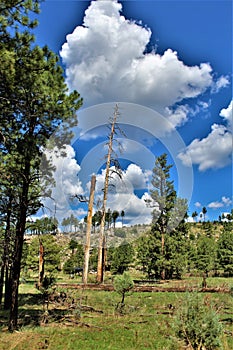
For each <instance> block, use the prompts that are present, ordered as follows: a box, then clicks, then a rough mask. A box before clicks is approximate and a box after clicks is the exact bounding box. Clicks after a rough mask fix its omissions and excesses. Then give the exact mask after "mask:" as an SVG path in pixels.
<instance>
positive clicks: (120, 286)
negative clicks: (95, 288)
mask: <svg viewBox="0 0 233 350" xmlns="http://www.w3.org/2000/svg"><path fill="white" fill-rule="evenodd" d="M113 285H114V289H115V291H116V292H117V293H118V294H120V295H121V297H122V299H121V302H120V303H118V304H117V306H116V310H117V311H119V312H120V313H122V312H123V308H124V306H125V303H124V301H125V296H126V295H128V294H129V293H130V292H131V290H132V289H133V287H134V283H133V280H132V278H131V276H130V274H129V273H127V272H124V273H123V275H117V276H116V277H115V278H114V282H113Z"/></svg>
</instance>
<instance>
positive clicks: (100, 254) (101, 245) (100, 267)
mask: <svg viewBox="0 0 233 350" xmlns="http://www.w3.org/2000/svg"><path fill="white" fill-rule="evenodd" d="M118 116H119V112H118V106H117V105H116V107H115V111H114V116H113V119H112V123H111V132H110V135H109V142H108V154H107V162H106V173H105V182H104V196H103V204H102V216H101V222H100V234H99V248H98V265H97V282H98V283H102V282H103V277H104V266H103V265H104V258H103V256H104V252H103V250H104V227H105V216H106V204H107V196H108V183H109V170H110V165H111V155H112V147H113V138H114V134H115V125H116V122H117V118H118Z"/></svg>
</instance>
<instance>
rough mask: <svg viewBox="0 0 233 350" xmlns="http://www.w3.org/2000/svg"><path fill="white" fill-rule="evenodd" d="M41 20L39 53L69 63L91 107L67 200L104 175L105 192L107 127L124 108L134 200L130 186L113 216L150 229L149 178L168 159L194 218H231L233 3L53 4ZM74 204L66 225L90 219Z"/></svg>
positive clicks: (69, 76)
mask: <svg viewBox="0 0 233 350" xmlns="http://www.w3.org/2000/svg"><path fill="white" fill-rule="evenodd" d="M86 10H87V12H86V13H85V11H86ZM38 19H39V26H38V28H37V29H36V33H35V34H36V41H37V43H38V44H40V45H44V44H46V45H48V46H49V47H50V48H51V49H52V50H53V51H55V52H57V54H59V55H60V56H61V62H62V65H63V68H64V70H65V74H66V81H67V84H68V86H69V88H70V90H72V89H77V90H78V91H79V92H80V93H81V95H82V97H83V99H84V106H83V108H82V110H81V111H80V112H79V113H78V120H79V126H78V129H77V130H75V137H74V139H73V143H72V145H70V146H69V147H67V154H68V156H67V160H66V161H64V160H63V163H62V169H63V171H62V175H61V176H62V179H61V180H60V181H61V184H63V185H64V184H65V188H66V190H64V191H63V192H66V193H65V197H66V198H67V195H68V193H70V192H76V193H77V192H79V193H83V194H88V186H87V187H86V185H87V183H88V181H89V180H90V175H91V173H93V172H98V173H99V174H98V185H97V193H98V190H99V191H100V192H101V186H102V183H103V177H104V172H103V169H102V168H103V163H104V154H105V153H106V149H105V146H104V144H105V142H106V138H105V137H104V135H106V130H107V129H106V123H107V121H108V118H109V116H110V115H111V114H112V112H113V108H114V106H115V102H118V103H119V109H120V113H121V116H120V119H119V122H120V126H121V128H122V129H123V130H124V131H125V132H126V134H127V139H124V138H122V137H120V136H119V140H120V141H121V143H122V144H123V146H124V152H123V153H122V155H121V156H120V158H121V162H122V165H123V166H124V167H125V169H124V181H125V184H128V185H129V186H128V187H129V188H130V190H129V191H128V190H127V193H126V191H125V190H124V188H125V187H126V186H125V185H122V184H119V183H118V182H117V183H116V185H117V193H113V194H110V197H109V206H110V207H111V208H112V209H117V210H121V209H124V210H125V212H126V220H128V222H129V223H131V224H133V223H140V221H141V222H142V221H143V220H144V219H143V218H147V220H145V222H148V220H149V218H150V212H149V211H150V210H149V208H145V205H144V203H145V201H144V200H145V199H146V198H147V194H146V192H147V190H148V189H149V188H150V176H151V173H150V171H151V170H152V168H153V161H154V157H155V156H158V155H160V154H161V153H162V152H164V151H165V152H167V153H168V161H169V163H173V164H174V169H173V170H172V173H171V175H172V178H173V179H174V183H175V186H176V189H177V191H178V193H179V194H181V195H182V196H186V197H187V198H188V200H189V214H190V215H191V214H192V212H193V211H195V210H196V211H197V212H198V213H201V210H202V207H203V206H205V207H206V208H207V215H206V218H207V220H208V219H209V220H214V219H216V220H217V219H218V216H219V215H220V214H221V213H222V212H229V211H230V210H231V208H232V102H231V101H232V3H231V1H194V0H192V1H188V0H186V1H122V2H120V1H118V2H117V1H110V0H109V1H93V2H89V1H49V0H47V1H45V2H44V3H42V5H41V14H40V15H39V18H38ZM135 108H136V109H137V110H138V111H140V112H138V115H137V116H135V115H136V114H137V113H136V114H135V110H136V109H135ZM149 123H151V128H150V124H149ZM154 123H155V124H156V128H155V127H154V125H155V124H154ZM166 123H168V124H166ZM126 124H127V125H126ZM152 124H153V125H152ZM55 162H57V164H58V163H59V164H60V160H59V161H58V160H57V161H55ZM130 163H132V164H131V166H130ZM77 174H78V179H77ZM116 181H117V180H116ZM63 188H64V186H63ZM55 192H56V191H55ZM58 193H59V191H57V196H58V197H60V198H61V197H62V196H61V195H59V194H58ZM54 194H55V193H54ZM66 202H67V206H62V205H61V212H62V210H63V215H64V211H66V212H67V215H64V216H68V212H69V213H70V210H73V209H74V210H76V214H77V215H80V217H81V216H82V215H83V214H85V210H86V208H85V207H84V206H82V207H81V206H80V205H78V204H74V203H70V201H69V200H67V201H66ZM58 207H59V204H58ZM136 207H137V208H136ZM62 208H63V209H62Z"/></svg>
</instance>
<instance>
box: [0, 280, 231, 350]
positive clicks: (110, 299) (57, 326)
mask: <svg viewBox="0 0 233 350" xmlns="http://www.w3.org/2000/svg"><path fill="white" fill-rule="evenodd" d="M59 282H60V281H59ZM65 282H67V281H65ZM70 282H71V281H70ZM74 282H80V279H79V278H77V280H76V281H74V280H72V283H74ZM229 283H230V280H229V279H224V278H217V279H216V278H209V279H208V285H210V286H214V287H216V286H225V287H231V286H230V285H229ZM179 284H180V285H186V286H187V285H192V286H193V287H194V286H200V284H201V279H198V278H192V279H191V278H189V279H186V280H185V279H184V280H183V281H171V282H167V283H166V284H164V288H165V285H166V286H174V285H176V286H178V285H179ZM56 293H59V294H62V293H63V294H64V293H65V298H64V299H63V300H60V299H59V300H53V301H50V302H49V304H48V305H47V304H45V303H44V301H43V296H42V294H41V293H40V292H38V290H37V289H36V288H35V287H34V281H33V280H29V281H27V283H22V284H21V285H20V298H19V324H20V329H19V331H18V332H15V333H13V334H9V333H8V331H7V316H8V315H7V313H6V312H4V311H3V310H1V311H0V322H1V332H0V349H1V350H13V349H17V350H39V349H48V350H49V349H50V350H72V349H74V350H76V349H84V350H89V349H90V350H91V349H93V350H97V349H99V350H106V349H111V350H122V349H124V350H126V349H131V350H135V349H158V350H163V349H164V350H176V349H191V348H190V347H187V344H185V343H184V342H183V341H181V340H179V339H178V338H177V335H176V323H177V316H178V314H179V312H180V310H181V308H182V307H183V304H184V300H185V298H186V297H187V295H186V294H187V293H179V292H177V293H174V292H173V293H171V292H166V291H164V292H152V293H149V292H144V293H143V292H133V293H131V294H130V295H128V296H127V297H126V299H125V307H124V310H123V312H122V313H119V312H118V311H117V310H116V305H117V303H119V302H120V299H121V297H120V295H118V294H117V293H116V292H114V291H113V292H109V291H108V292H107V291H92V290H88V289H79V290H77V289H72V288H66V289H65V288H63V287H61V286H59V287H57V288H56ZM200 296H201V298H202V299H203V300H204V303H205V304H206V305H210V304H214V306H215V308H216V309H217V310H218V314H219V317H220V321H221V324H222V325H223V330H224V332H223V335H222V339H221V341H222V349H225V350H230V349H233V340H232V339H233V337H232V335H233V328H232V321H233V315H232V310H233V298H232V295H231V294H230V293H200Z"/></svg>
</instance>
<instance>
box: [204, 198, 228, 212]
mask: <svg viewBox="0 0 233 350" xmlns="http://www.w3.org/2000/svg"><path fill="white" fill-rule="evenodd" d="M231 204H232V200H231V199H230V198H229V197H225V196H223V197H222V199H221V201H215V202H211V203H209V204H208V205H207V206H208V208H212V209H218V208H222V207H229V206H230V205H231Z"/></svg>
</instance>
